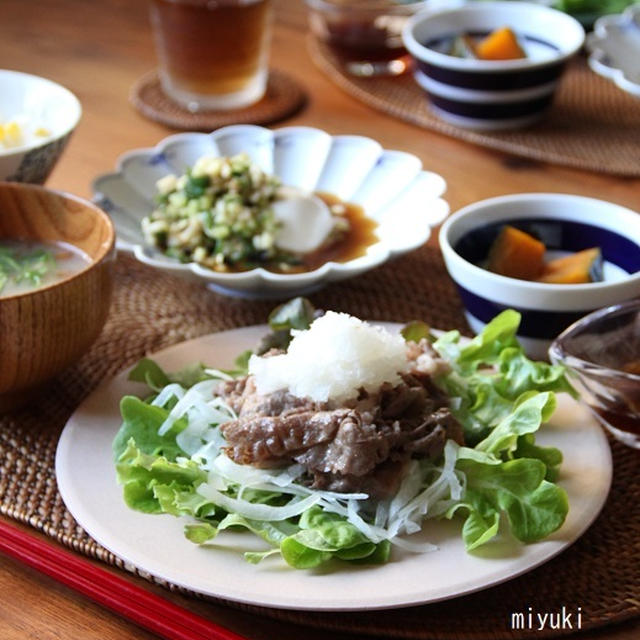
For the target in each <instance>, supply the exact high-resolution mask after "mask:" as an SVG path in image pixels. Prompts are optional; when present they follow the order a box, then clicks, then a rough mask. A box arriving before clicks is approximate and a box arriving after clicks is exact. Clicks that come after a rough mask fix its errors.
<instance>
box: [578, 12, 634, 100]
mask: <svg viewBox="0 0 640 640" xmlns="http://www.w3.org/2000/svg"><path fill="white" fill-rule="evenodd" d="M587 49H589V51H590V52H591V54H590V55H589V66H590V67H591V69H592V70H593V71H595V72H596V73H597V74H599V75H601V76H604V77H605V78H609V79H610V80H612V81H613V82H614V83H615V84H616V85H617V86H618V87H620V89H622V90H623V91H626V92H627V93H630V94H631V95H633V96H636V97H637V98H640V64H639V63H638V60H639V59H640V4H634V5H632V6H630V7H629V8H628V9H627V10H626V11H625V12H624V13H622V14H617V15H612V16H605V17H603V18H599V19H598V20H596V23H595V26H594V29H593V33H590V34H589V36H588V37H587Z"/></svg>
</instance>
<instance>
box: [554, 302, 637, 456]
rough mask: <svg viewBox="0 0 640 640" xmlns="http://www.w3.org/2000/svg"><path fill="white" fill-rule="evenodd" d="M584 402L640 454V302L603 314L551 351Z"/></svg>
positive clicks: (602, 311)
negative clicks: (639, 451)
mask: <svg viewBox="0 0 640 640" xmlns="http://www.w3.org/2000/svg"><path fill="white" fill-rule="evenodd" d="M549 356H550V358H551V361H552V362H553V363H554V364H562V365H564V366H565V367H566V368H567V375H568V376H569V379H570V381H571V383H572V385H573V386H574V387H575V389H576V390H577V391H578V392H579V393H580V397H581V400H582V401H583V402H584V403H585V404H586V405H587V406H588V407H589V408H590V409H591V411H592V412H593V413H594V415H595V416H596V417H597V418H598V420H599V421H600V423H601V424H602V425H603V426H604V427H605V428H606V429H607V430H608V431H609V432H610V433H611V434H612V435H613V436H614V437H615V438H616V439H617V440H619V441H620V442H623V443H624V444H626V445H627V446H629V447H633V448H634V449H640V298H638V299H635V300H630V301H628V302H623V303H621V304H616V305H613V306H610V307H606V308H604V309H600V310H598V311H595V312H593V313H590V314H589V315H588V316H585V317H584V318H582V319H581V320H579V321H578V322H576V323H574V324H572V325H571V326H570V327H569V328H568V329H566V330H565V331H564V332H563V333H561V334H560V335H559V336H558V337H557V338H556V340H555V341H554V342H553V344H552V345H551V347H550V349H549Z"/></svg>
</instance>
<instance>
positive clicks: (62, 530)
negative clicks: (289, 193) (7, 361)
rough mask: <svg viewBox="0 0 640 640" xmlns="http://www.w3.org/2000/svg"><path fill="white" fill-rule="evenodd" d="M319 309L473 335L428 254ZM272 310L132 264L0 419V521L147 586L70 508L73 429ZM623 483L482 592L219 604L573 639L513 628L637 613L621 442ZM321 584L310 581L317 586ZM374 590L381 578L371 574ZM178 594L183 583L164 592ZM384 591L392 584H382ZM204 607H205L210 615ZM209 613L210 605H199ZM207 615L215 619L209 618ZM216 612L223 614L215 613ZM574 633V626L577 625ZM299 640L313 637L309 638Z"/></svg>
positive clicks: (426, 637)
mask: <svg viewBox="0 0 640 640" xmlns="http://www.w3.org/2000/svg"><path fill="white" fill-rule="evenodd" d="M311 300H312V301H313V303H314V304H315V305H316V306H317V307H320V308H324V309H335V310H336V311H345V312H348V313H352V314H355V315H358V316H360V317H362V318H368V319H371V320H379V321H406V320H409V319H414V318H422V319H424V320H426V321H427V322H429V323H430V324H431V325H432V326H434V327H440V328H445V329H449V328H458V329H460V330H461V331H463V332H466V333H468V328H467V326H466V324H465V322H464V319H463V315H462V307H461V304H460V300H459V298H458V296H457V294H456V291H455V287H454V285H453V283H452V282H451V280H450V279H449V278H448V277H447V274H446V269H445V267H444V264H443V262H442V258H441V256H440V254H439V252H438V251H437V250H436V249H434V248H432V247H423V248H421V249H419V250H417V251H414V252H413V253H411V254H408V255H406V256H403V257H401V258H399V259H397V260H395V261H394V262H392V263H389V264H386V265H384V266H382V267H380V268H378V269H375V270H374V271H371V272H369V273H367V274H364V275H363V276H360V277H358V278H355V279H353V280H348V281H345V282H341V283H337V284H334V285H331V286H329V287H327V288H325V289H323V290H322V291H320V292H318V293H316V294H314V295H313V296H311ZM271 306H272V303H270V302H255V301H247V300H241V299H230V298H227V297H222V296H219V295H217V294H215V293H213V292H210V291H208V290H207V289H205V288H204V287H203V286H202V285H200V284H197V283H188V282H185V281H183V280H179V279H177V278H175V277H172V276H169V275H166V274H162V273H158V272H157V271H156V270H154V269H151V268H149V267H146V266H144V265H142V264H140V263H139V262H137V261H136V260H134V259H132V258H130V257H126V256H121V257H120V258H119V259H118V261H117V264H116V288H115V292H114V300H113V305H112V308H111V312H110V315H109V318H108V320H107V324H106V325H105V327H104V330H103V332H102V334H101V335H100V337H99V338H98V340H97V342H96V343H95V344H94V345H93V347H92V348H91V350H90V351H89V352H88V353H87V354H86V355H85V356H84V357H83V358H82V359H81V360H80V361H79V362H78V363H77V364H76V365H75V366H73V367H71V368H70V369H68V370H67V371H65V372H64V373H63V374H62V375H60V376H58V377H57V378H55V379H54V380H52V381H51V383H50V384H49V386H48V389H47V390H46V392H44V393H43V394H42V395H41V396H39V397H38V398H34V401H33V402H32V404H31V406H29V407H27V408H25V409H23V410H21V411H19V412H15V413H12V414H7V415H4V416H0V513H2V514H3V515H5V516H9V517H12V518H15V519H17V520H19V521H21V522H23V523H26V524H29V525H31V526H33V527H35V528H37V529H39V530H40V531H43V532H45V533H46V534H48V535H49V536H51V537H52V538H54V539H55V540H57V541H59V542H60V543H62V544H65V545H67V546H69V547H71V548H73V549H75V550H76V551H78V552H80V553H83V554H85V555H88V556H91V557H94V558H98V559H100V560H102V561H104V562H106V563H109V564H111V565H115V566H117V567H120V568H122V569H126V570H128V571H130V572H133V573H136V574H138V575H141V576H143V577H145V578H147V579H151V577H150V576H148V575H146V574H144V573H141V572H138V571H137V570H136V569H135V567H132V566H130V565H125V564H124V563H123V562H122V561H121V560H119V559H118V558H116V557H115V556H113V555H112V554H111V553H109V552H108V551H107V550H106V549H104V548H103V547H101V546H100V545H98V544H97V543H96V542H95V541H94V540H92V539H91V538H90V537H89V536H88V535H87V534H86V533H85V532H84V531H83V530H82V529H81V528H80V527H79V526H78V525H77V523H76V522H75V521H74V519H73V517H72V516H71V514H70V513H69V512H68V511H67V510H66V508H65V507H64V504H63V502H62V499H61V497H60V494H59V493H58V491H57V487H56V480H55V451H56V446H57V442H58V438H59V436H60V433H61V431H62V428H63V427H64V425H65V423H66V421H67V420H68V418H69V417H70V416H71V414H72V413H73V412H74V410H75V408H76V407H77V406H78V404H79V403H80V402H81V401H82V400H83V398H85V397H86V396H87V395H88V394H89V393H90V392H91V391H92V390H93V389H94V388H95V387H96V386H97V385H98V384H99V383H100V382H102V381H104V380H107V379H109V378H111V377H113V376H114V375H115V374H116V373H117V372H118V371H120V370H122V369H123V368H125V367H127V366H129V365H131V364H133V363H134V362H136V361H137V360H138V359H139V358H141V357H142V356H143V355H145V354H149V353H153V352H154V351H157V350H159V349H162V348H164V347H167V346H169V345H171V344H176V343H178V342H182V341H184V340H188V339H191V338H195V337H197V336H200V335H204V334H207V333H211V332H214V331H221V330H224V329H231V328H234V327H240V326H246V325H251V324H258V323H262V322H264V320H265V318H266V316H267V314H268V312H269V310H270V308H271ZM612 450H613V459H614V478H613V486H612V490H611V494H610V496H609V499H608V501H607V503H606V506H605V508H604V511H603V512H602V514H601V515H600V517H599V518H598V520H597V521H596V522H595V523H594V524H593V525H592V527H591V528H590V529H589V530H588V531H587V532H586V534H585V535H584V536H582V537H581V538H580V539H579V540H578V541H577V542H576V543H575V544H574V545H573V546H572V547H571V548H570V549H568V550H567V551H565V552H564V553H562V554H561V555H560V556H558V557H557V558H555V559H553V560H551V561H550V562H548V563H547V564H545V565H544V566H541V567H539V568H537V569H536V570H534V571H532V572H530V573H527V574H526V575H524V576H522V577H520V578H516V579H514V580H511V581H509V582H508V583H506V584H504V585H502V586H497V587H494V588H491V589H488V590H486V591H482V592H479V593H476V594H474V595H470V596H466V597H462V598H457V599H454V600H451V601H448V602H442V603H436V604H431V605H426V606H420V607H412V608H408V609H398V610H393V611H373V612H362V613H353V612H350V613H346V614H345V613H327V612H322V613H314V612H300V611H285V610H276V609H264V608H260V607H249V606H244V605H239V604H237V603H228V602H225V601H220V600H216V601H215V602H216V603H217V604H218V605H220V604H222V605H229V606H231V607H234V608H236V609H244V610H246V611H248V612H250V613H252V614H256V615H258V616H260V615H262V616H269V617H270V618H273V619H276V620H278V621H280V622H281V623H282V624H289V623H291V624H296V625H312V626H314V627H316V628H326V629H330V630H340V631H342V632H344V633H353V634H362V635H366V636H367V637H373V636H377V637H381V638H394V637H395V638H414V639H416V640H461V639H464V640H499V639H503V638H504V639H505V640H515V639H516V638H522V637H530V636H531V635H535V636H536V638H546V637H551V636H557V635H561V634H562V633H568V632H569V630H568V628H566V627H565V629H563V630H561V629H556V630H553V629H547V630H546V631H535V632H534V633H533V634H532V632H531V631H527V630H524V631H522V630H520V631H517V630H512V629H511V627H510V625H511V614H512V613H519V612H522V613H525V614H527V613H528V611H529V607H531V610H532V611H533V612H540V613H544V612H553V613H559V612H561V611H562V607H565V610H566V612H567V613H572V614H573V615H572V618H571V620H573V624H574V625H575V624H576V614H577V612H578V609H577V608H578V607H580V608H581V618H582V628H583V629H588V628H595V627H600V626H603V625H606V624H608V623H611V622H615V621H622V620H626V619H629V618H632V617H634V616H638V615H640V600H639V599H638V593H640V572H638V563H639V561H640V509H639V508H638V504H640V473H638V462H639V458H638V454H637V452H636V451H633V450H631V449H627V448H625V447H623V446H622V445H620V444H618V443H616V442H612ZM310 579H312V578H310ZM372 579H375V572H374V571H372ZM155 582H157V583H158V584H161V585H162V586H164V587H166V588H168V589H169V590H171V591H182V592H184V593H186V594H187V595H195V594H190V593H189V592H186V591H184V590H182V589H179V588H178V587H176V586H175V585H172V584H168V583H166V582H163V581H155ZM380 588H381V589H384V585H380ZM203 606H204V605H203ZM199 608H201V607H199ZM205 615H206V611H205ZM212 615H214V614H213V613H212ZM574 629H575V626H574ZM300 636H301V637H303V636H304V633H303V632H301V634H300Z"/></svg>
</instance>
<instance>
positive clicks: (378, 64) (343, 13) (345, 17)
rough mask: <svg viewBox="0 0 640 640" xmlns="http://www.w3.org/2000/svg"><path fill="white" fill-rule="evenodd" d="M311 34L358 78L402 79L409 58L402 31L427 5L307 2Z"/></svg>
mask: <svg viewBox="0 0 640 640" xmlns="http://www.w3.org/2000/svg"><path fill="white" fill-rule="evenodd" d="M306 3H307V7H308V9H309V24H310V27H311V32H312V33H313V35H314V36H315V37H316V38H318V40H320V41H321V42H324V43H325V44H327V45H328V46H329V47H330V48H331V50H332V51H333V52H334V54H335V55H336V56H337V57H338V58H339V59H340V62H341V63H342V65H343V66H344V68H345V69H346V70H347V71H348V72H349V73H351V74H352V75H355V76H378V75H400V74H402V73H405V72H406V71H408V70H409V66H410V60H411V58H410V56H409V54H408V53H407V50H406V49H405V48H404V45H403V43H402V28H403V27H404V24H405V22H406V21H407V20H408V19H409V17H410V16H412V15H413V14H414V13H416V12H417V11H419V10H420V9H422V8H424V6H425V5H426V4H427V2H425V1H417V0H407V1H406V2H400V1H399V0H306Z"/></svg>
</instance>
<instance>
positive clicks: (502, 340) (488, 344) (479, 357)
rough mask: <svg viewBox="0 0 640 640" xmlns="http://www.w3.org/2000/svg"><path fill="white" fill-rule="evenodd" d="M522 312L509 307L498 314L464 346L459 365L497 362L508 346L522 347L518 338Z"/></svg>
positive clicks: (474, 365) (475, 366)
mask: <svg viewBox="0 0 640 640" xmlns="http://www.w3.org/2000/svg"><path fill="white" fill-rule="evenodd" d="M520 317H521V316H520V314H519V313H518V312H517V311H514V310H513V309H507V310H506V311H503V312H502V313H500V314H499V315H497V316H496V317H495V318H494V319H493V320H492V321H491V322H489V324H487V326H486V327H485V328H484V329H483V330H482V332H481V333H479V334H478V335H477V336H476V337H475V338H473V340H471V342H470V343H469V344H468V345H466V346H465V347H463V348H462V350H461V351H460V357H459V358H458V364H459V365H463V366H464V365H468V366H472V367H474V368H477V367H478V366H480V364H487V365H489V364H495V363H496V362H497V361H498V359H499V357H500V354H501V353H502V351H503V349H505V348H506V347H516V348H521V347H520V345H519V344H518V341H517V340H516V337H515V336H516V331H517V330H518V327H519V326H520Z"/></svg>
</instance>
